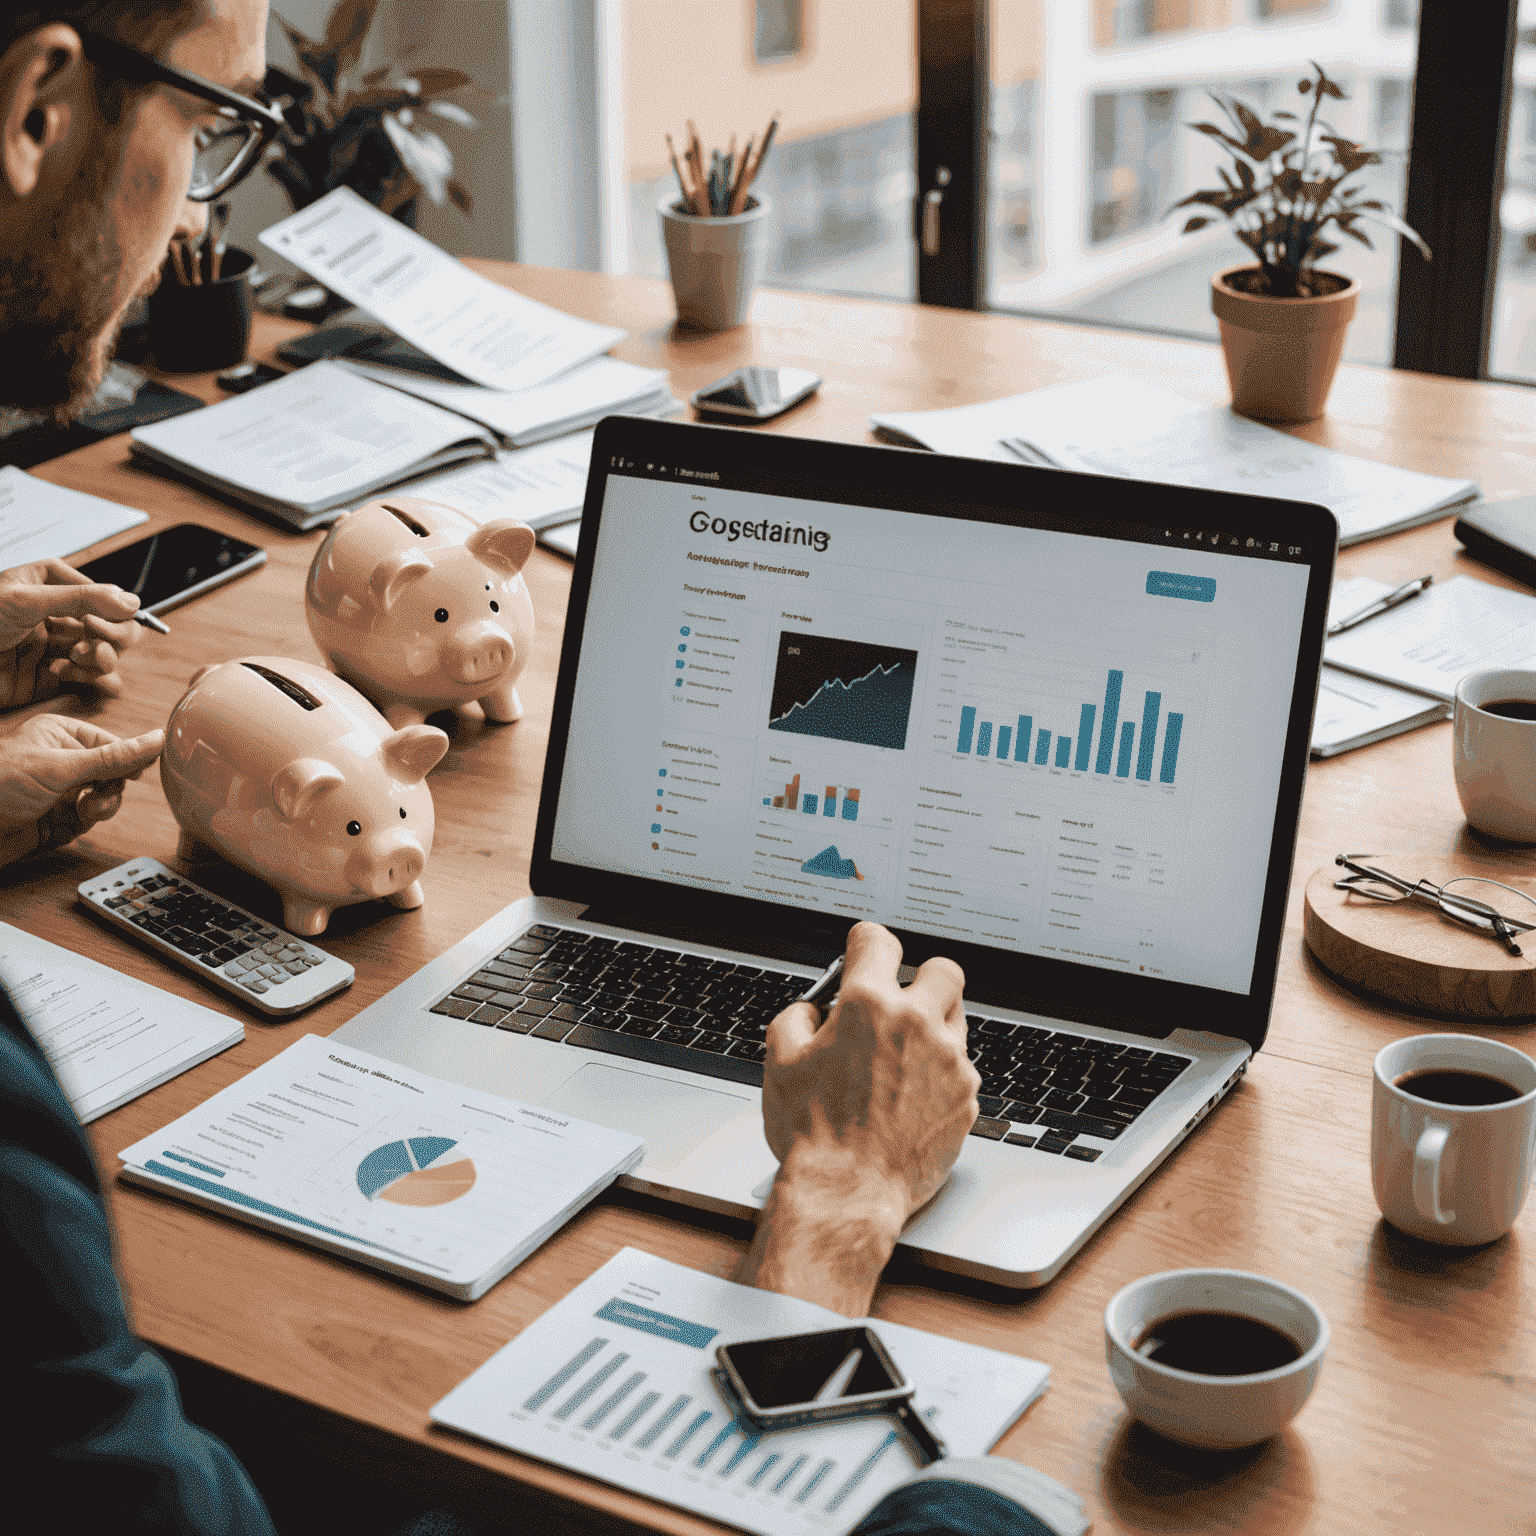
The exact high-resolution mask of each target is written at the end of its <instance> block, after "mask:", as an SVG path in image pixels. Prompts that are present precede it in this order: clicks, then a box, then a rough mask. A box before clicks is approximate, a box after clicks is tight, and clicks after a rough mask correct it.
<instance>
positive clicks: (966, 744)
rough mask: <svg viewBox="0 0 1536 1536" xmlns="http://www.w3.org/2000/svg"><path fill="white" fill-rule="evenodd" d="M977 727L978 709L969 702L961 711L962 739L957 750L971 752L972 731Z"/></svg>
mask: <svg viewBox="0 0 1536 1536" xmlns="http://www.w3.org/2000/svg"><path fill="white" fill-rule="evenodd" d="M975 729H976V711H975V710H974V709H973V708H972V707H971V706H970V705H969V704H967V705H965V706H964V708H962V709H961V711H960V741H959V743H958V745H957V746H956V747H955V751H957V752H969V751H970V750H971V732H972V731H974V730H975Z"/></svg>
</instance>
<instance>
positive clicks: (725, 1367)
mask: <svg viewBox="0 0 1536 1536" xmlns="http://www.w3.org/2000/svg"><path fill="white" fill-rule="evenodd" d="M715 1359H716V1360H718V1361H719V1362H720V1368H721V1370H722V1371H724V1372H725V1375H726V1379H727V1380H728V1381H729V1382H730V1385H731V1390H732V1391H733V1392H734V1393H735V1395H736V1396H737V1397H738V1398H739V1399H740V1401H741V1406H742V1408H743V1409H744V1410H745V1411H746V1413H747V1415H748V1417H749V1418H752V1419H754V1420H756V1421H757V1422H758V1423H759V1424H762V1425H764V1426H772V1427H775V1428H779V1427H783V1428H788V1427H790V1426H791V1425H793V1424H809V1423H812V1422H815V1421H818V1420H822V1419H846V1418H854V1417H857V1416H859V1415H860V1414H865V1413H890V1412H891V1411H892V1409H894V1408H895V1407H896V1405H897V1404H898V1403H903V1402H905V1401H906V1400H907V1399H908V1398H910V1397H911V1396H912V1387H911V1384H910V1383H909V1382H908V1381H907V1380H906V1378H905V1377H903V1375H902V1374H901V1370H900V1368H899V1367H898V1366H897V1364H896V1362H895V1361H894V1360H892V1359H891V1357H890V1355H889V1354H887V1353H886V1349H885V1345H883V1344H882V1343H881V1342H880V1339H879V1337H878V1335H877V1334H876V1333H875V1332H874V1330H873V1329H871V1328H859V1327H851V1328H830V1329H828V1330H827V1331H826V1332H825V1333H797V1334H792V1335H790V1336H789V1337H788V1338H783V1339H751V1340H748V1341H746V1342H744V1343H740V1344H722V1345H721V1346H720V1347H719V1348H718V1349H717V1350H716V1351H715Z"/></svg>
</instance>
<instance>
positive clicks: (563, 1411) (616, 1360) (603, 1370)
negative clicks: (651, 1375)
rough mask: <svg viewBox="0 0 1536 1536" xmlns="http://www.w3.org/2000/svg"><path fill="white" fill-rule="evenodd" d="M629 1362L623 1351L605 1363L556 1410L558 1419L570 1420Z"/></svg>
mask: <svg viewBox="0 0 1536 1536" xmlns="http://www.w3.org/2000/svg"><path fill="white" fill-rule="evenodd" d="M628 1360H629V1356H628V1355H627V1354H625V1353H624V1352H623V1351H622V1350H621V1351H620V1352H619V1353H618V1354H616V1355H615V1356H614V1357H613V1358H612V1359H611V1360H608V1361H605V1362H604V1363H603V1364H602V1365H600V1366H599V1367H598V1368H597V1370H595V1371H594V1372H593V1373H592V1374H591V1375H590V1376H589V1377H587V1379H586V1380H585V1381H584V1382H582V1384H581V1385H580V1386H579V1387H577V1389H576V1390H575V1391H574V1392H573V1393H572V1394H571V1395H570V1396H569V1397H568V1398H566V1400H565V1401H564V1402H563V1403H561V1405H560V1406H559V1407H558V1408H557V1409H555V1417H556V1418H557V1419H568V1418H570V1416H571V1415H572V1414H573V1413H575V1412H576V1410H577V1409H578V1408H580V1407H581V1405H582V1404H583V1403H584V1402H586V1400H587V1399H588V1398H589V1397H591V1396H592V1395H593V1394H594V1393H595V1392H596V1391H597V1389H598V1388H599V1387H600V1386H602V1384H603V1383H604V1382H605V1381H607V1380H608V1378H609V1377H610V1376H612V1375H613V1373H614V1372H615V1371H617V1370H618V1369H619V1367H620V1366H622V1365H624V1364H625V1363H626V1362H627V1361H628Z"/></svg>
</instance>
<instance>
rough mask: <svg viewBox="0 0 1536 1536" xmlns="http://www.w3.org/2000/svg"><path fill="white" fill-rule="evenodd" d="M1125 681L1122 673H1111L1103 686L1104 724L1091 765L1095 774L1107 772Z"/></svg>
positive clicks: (1113, 745)
mask: <svg viewBox="0 0 1536 1536" xmlns="http://www.w3.org/2000/svg"><path fill="white" fill-rule="evenodd" d="M1124 681H1125V673H1124V672H1115V671H1111V672H1110V674H1109V681H1108V682H1107V683H1105V684H1104V723H1103V725H1102V726H1101V727H1100V728H1099V757H1098V761H1097V762H1096V763H1095V764H1094V765H1093V771H1094V772H1095V773H1108V772H1109V759H1110V755H1111V754H1112V753H1113V751H1114V747H1115V730H1116V725H1117V722H1118V721H1119V719H1120V685H1121V684H1122V683H1123V682H1124Z"/></svg>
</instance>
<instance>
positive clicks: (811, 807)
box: [800, 795, 817, 816]
mask: <svg viewBox="0 0 1536 1536" xmlns="http://www.w3.org/2000/svg"><path fill="white" fill-rule="evenodd" d="M816 804H817V800H816V796H815V795H802V796H801V806H800V808H801V810H803V811H804V812H805V814H806V815H807V816H814V815H815V814H816Z"/></svg>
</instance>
